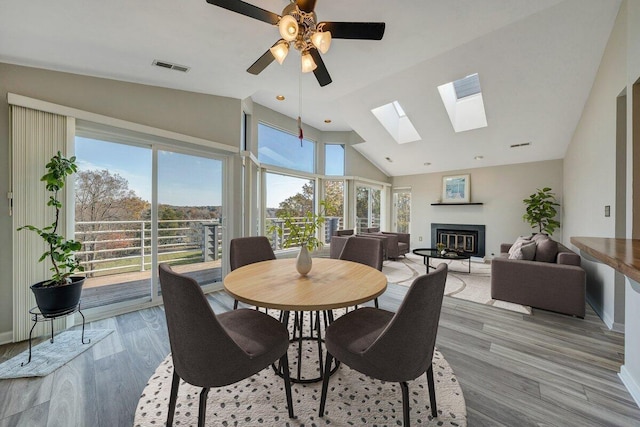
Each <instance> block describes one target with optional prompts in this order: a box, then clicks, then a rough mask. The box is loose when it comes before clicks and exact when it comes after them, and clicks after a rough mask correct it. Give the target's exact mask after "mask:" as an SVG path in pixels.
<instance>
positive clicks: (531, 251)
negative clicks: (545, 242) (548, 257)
mask: <svg viewBox="0 0 640 427" xmlns="http://www.w3.org/2000/svg"><path fill="white" fill-rule="evenodd" d="M536 248H537V245H536V242H529V243H525V244H524V245H522V247H521V248H520V251H521V252H522V259H523V260H525V261H533V260H534V259H535V257H536Z"/></svg>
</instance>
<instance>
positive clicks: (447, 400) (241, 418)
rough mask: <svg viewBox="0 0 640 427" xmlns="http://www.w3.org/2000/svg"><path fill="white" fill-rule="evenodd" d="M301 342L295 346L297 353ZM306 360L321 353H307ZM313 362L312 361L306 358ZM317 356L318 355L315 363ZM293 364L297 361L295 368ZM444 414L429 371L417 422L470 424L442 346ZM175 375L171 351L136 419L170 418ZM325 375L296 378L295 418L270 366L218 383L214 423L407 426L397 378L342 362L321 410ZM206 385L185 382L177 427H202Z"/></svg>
mask: <svg viewBox="0 0 640 427" xmlns="http://www.w3.org/2000/svg"><path fill="white" fill-rule="evenodd" d="M296 348H297V347H296V346H295V345H291V346H290V347H289V359H290V360H294V359H295V351H296ZM304 353H305V354H307V356H305V357H306V358H307V359H309V358H313V357H317V352H316V353H314V354H313V355H311V354H310V353H312V352H307V351H306V350H305V352H304ZM306 362H307V361H306V360H305V363H306ZM316 363H317V362H316ZM291 370H292V371H293V370H294V369H293V367H292V369H291ZM433 372H434V379H435V382H436V384H435V388H436V402H437V408H438V417H437V418H433V417H432V416H431V409H430V406H429V391H428V388H427V380H426V375H422V376H421V377H420V378H418V379H417V380H415V381H411V382H409V393H410V399H411V403H410V405H411V423H412V424H413V425H419V426H458V427H464V426H466V425H467V411H466V404H465V400H464V396H463V394H462V390H461V388H460V385H459V384H458V380H457V378H456V376H455V375H454V373H453V371H452V370H451V367H450V366H449V364H448V363H447V361H446V360H445V359H444V358H443V357H442V354H440V353H439V352H438V351H436V352H435V355H434V359H433ZM172 375H173V362H172V359H171V355H169V356H167V358H166V359H165V360H164V361H163V362H162V363H161V364H160V366H159V367H158V369H156V371H155V373H154V374H153V375H152V376H151V378H150V379H149V383H148V384H147V386H146V387H145V389H144V390H143V392H142V396H141V397H140V401H139V402H138V407H137V409H136V414H135V419H134V426H136V427H143V426H150V425H164V423H165V422H166V419H167V411H168V407H169V394H170V389H171V379H172ZM321 389H322V382H317V383H312V384H292V390H291V392H292V394H293V408H294V412H295V416H296V418H295V419H289V417H288V413H287V408H286V398H285V392H284V385H283V380H282V379H281V378H280V377H278V376H276V375H275V373H274V371H273V369H271V368H267V369H265V370H263V371H261V372H259V373H258V374H256V375H254V376H253V377H251V378H249V379H247V380H244V381H241V382H238V383H236V384H233V385H231V386H228V387H222V388H217V389H211V391H210V392H209V397H208V401H207V415H206V417H207V425H215V426H309V427H310V426H319V425H333V426H353V425H374V426H392V425H393V426H398V425H402V394H401V390H400V386H399V384H397V383H386V382H383V381H377V380H373V379H371V378H369V377H367V376H365V375H362V374H360V373H359V372H357V371H354V370H352V369H350V368H348V367H347V366H345V365H341V366H340V367H339V369H338V370H337V372H336V373H335V374H334V375H333V376H332V377H331V381H330V384H329V392H328V396H327V403H326V407H325V415H324V417H322V418H319V417H318V406H319V403H320V394H321ZM200 390H201V389H200V388H199V387H193V386H191V385H189V384H187V383H185V382H184V381H182V382H181V383H180V388H179V391H178V402H177V405H176V412H175V418H174V425H176V426H195V425H197V420H198V398H199V395H200Z"/></svg>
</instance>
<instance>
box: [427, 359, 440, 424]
mask: <svg viewBox="0 0 640 427" xmlns="http://www.w3.org/2000/svg"><path fill="white" fill-rule="evenodd" d="M427 385H428V386H429V402H430V403H431V415H433V417H434V418H435V417H437V416H438V407H437V405H436V387H435V384H434V383H433V364H431V363H430V364H429V369H427Z"/></svg>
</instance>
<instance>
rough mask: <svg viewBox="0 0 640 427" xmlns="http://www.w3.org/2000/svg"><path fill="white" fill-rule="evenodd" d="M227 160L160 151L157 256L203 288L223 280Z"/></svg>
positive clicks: (160, 261) (161, 261) (159, 260)
mask: <svg viewBox="0 0 640 427" xmlns="http://www.w3.org/2000/svg"><path fill="white" fill-rule="evenodd" d="M222 172H223V162H222V160H219V159H215V158H206V157H202V156H196V155H189V154H181V153H176V152H171V151H162V150H159V151H158V215H157V218H158V219H157V235H158V237H157V253H158V262H159V263H169V264H171V266H172V267H173V269H174V270H176V271H178V272H180V273H183V274H186V275H188V276H190V277H192V278H194V279H196V281H197V282H198V283H199V284H200V285H201V286H202V285H208V284H212V283H216V282H220V281H221V279H222V268H221V267H222V257H223V255H224V251H223V245H222V242H223V238H222V230H223V229H222Z"/></svg>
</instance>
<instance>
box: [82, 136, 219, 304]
mask: <svg viewBox="0 0 640 427" xmlns="http://www.w3.org/2000/svg"><path fill="white" fill-rule="evenodd" d="M79 133H80V134H82V131H81V132H79ZM87 134H90V132H87ZM126 139H127V138H126V137H122V136H118V135H117V134H114V135H111V134H107V133H103V134H98V136H96V137H92V136H91V137H90V136H78V137H76V141H75V153H76V157H77V158H78V164H79V172H78V174H77V179H76V183H75V199H76V201H75V238H76V239H77V240H79V241H80V242H81V243H82V250H81V251H79V252H78V253H77V256H78V257H79V259H80V261H81V263H82V265H83V267H84V268H85V272H86V275H87V280H86V282H85V285H84V290H83V294H82V307H83V308H85V309H89V308H97V307H103V306H109V307H110V308H108V309H107V310H110V309H111V308H114V309H115V308H119V307H122V306H130V305H137V304H143V303H147V302H149V301H153V300H154V296H157V295H159V294H160V289H159V284H158V282H157V275H156V274H155V273H156V272H157V266H158V263H161V262H167V263H169V264H171V265H172V267H173V268H174V269H175V270H177V271H179V272H181V273H184V274H186V275H189V276H191V277H193V278H194V279H196V280H197V281H198V283H199V284H200V285H201V286H205V285H211V284H214V283H217V282H220V281H221V277H222V271H221V270H222V268H221V267H222V265H224V264H223V256H224V251H223V227H222V212H223V203H222V200H224V198H223V176H224V164H225V162H224V158H216V157H214V156H205V155H204V154H202V153H200V152H197V153H195V154H194V153H189V154H185V153H179V152H176V151H173V150H169V149H166V148H164V147H163V145H161V144H160V143H158V144H155V143H154V142H153V141H149V142H148V144H147V145H145V144H144V143H141V142H140V139H138V140H137V141H135V142H131V143H123V142H115V141H125V140H126ZM154 152H155V154H154ZM154 157H157V161H154ZM154 182H155V185H154ZM154 188H155V189H156V190H155V193H156V195H154ZM153 289H156V290H155V291H154V290H153Z"/></svg>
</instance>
